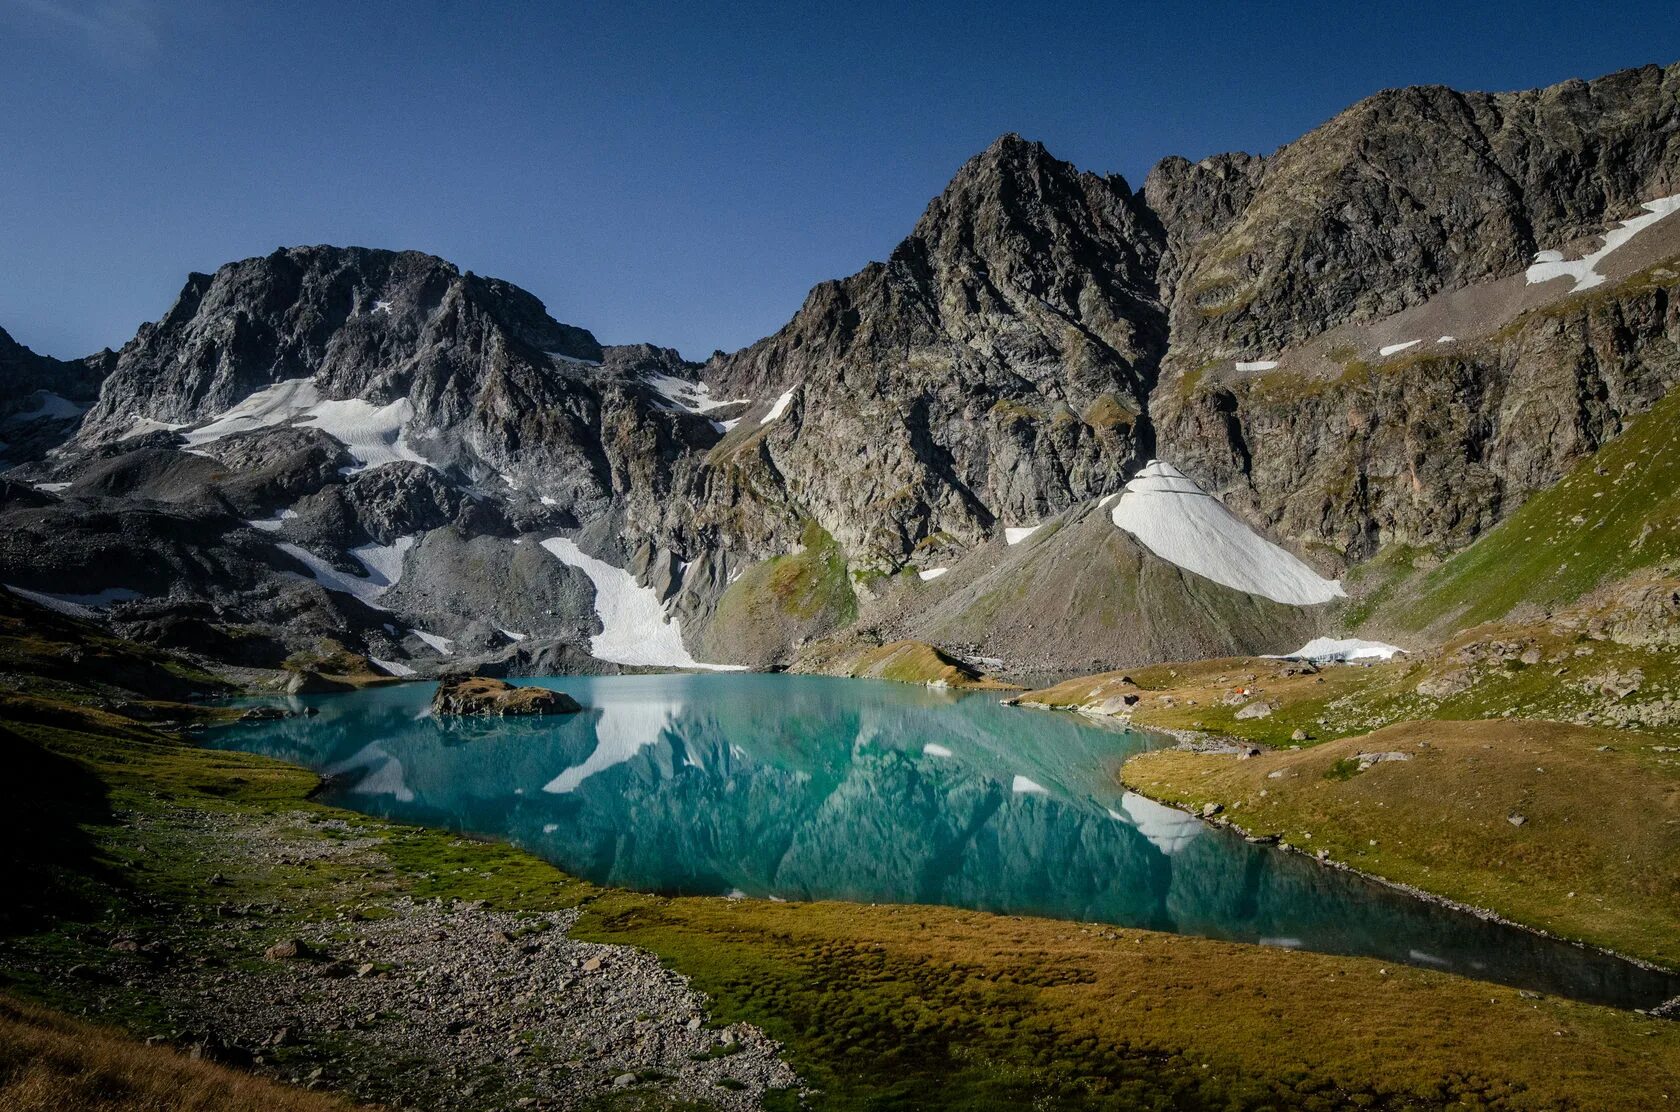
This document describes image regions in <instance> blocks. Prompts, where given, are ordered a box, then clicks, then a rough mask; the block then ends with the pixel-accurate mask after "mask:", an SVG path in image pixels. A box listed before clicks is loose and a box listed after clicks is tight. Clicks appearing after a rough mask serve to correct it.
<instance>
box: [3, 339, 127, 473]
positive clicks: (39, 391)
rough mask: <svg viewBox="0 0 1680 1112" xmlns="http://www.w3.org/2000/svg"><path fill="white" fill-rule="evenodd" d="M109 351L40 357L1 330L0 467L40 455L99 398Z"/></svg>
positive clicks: (62, 437) (70, 427) (52, 445)
mask: <svg viewBox="0 0 1680 1112" xmlns="http://www.w3.org/2000/svg"><path fill="white" fill-rule="evenodd" d="M109 355H110V353H109V352H101V353H100V354H98V355H93V356H89V357H88V358H86V359H82V360H77V361H75V362H67V361H65V360H63V359H54V358H53V357H52V356H50V355H38V354H36V353H35V352H33V351H30V350H29V349H28V348H26V347H24V346H23V345H22V344H20V343H18V342H17V341H16V340H14V339H12V337H11V335H10V334H9V333H7V332H6V330H5V329H3V328H0V466H7V467H9V466H16V465H18V464H22V463H29V462H32V461H34V460H37V459H40V458H41V456H43V455H45V454H46V453H47V452H48V451H49V450H50V449H51V448H53V447H54V446H55V445H57V444H58V443H60V442H61V441H63V440H64V438H65V436H67V435H68V434H69V432H70V431H71V430H72V429H74V428H75V423H76V422H77V421H79V420H81V417H82V414H83V412H84V411H86V409H87V407H88V406H89V405H90V404H91V403H92V402H93V400H94V399H95V398H96V397H98V396H99V383H100V380H101V379H103V378H104V377H105V375H106V373H107V372H108V371H109V370H110V366H109Z"/></svg>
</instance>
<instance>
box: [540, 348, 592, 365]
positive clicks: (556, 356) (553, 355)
mask: <svg viewBox="0 0 1680 1112" xmlns="http://www.w3.org/2000/svg"><path fill="white" fill-rule="evenodd" d="M543 354H544V355H546V356H548V357H549V358H550V359H552V360H554V361H555V362H556V363H570V364H572V365H573V366H574V367H599V366H600V365H601V361H600V360H599V359H579V358H578V357H577V356H575V355H567V354H566V353H565V352H563V351H545V352H543Z"/></svg>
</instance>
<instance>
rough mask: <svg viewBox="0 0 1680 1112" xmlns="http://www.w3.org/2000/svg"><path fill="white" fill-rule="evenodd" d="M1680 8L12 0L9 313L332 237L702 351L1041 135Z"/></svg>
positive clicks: (162, 303)
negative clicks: (986, 154)
mask: <svg viewBox="0 0 1680 1112" xmlns="http://www.w3.org/2000/svg"><path fill="white" fill-rule="evenodd" d="M1674 15H1675V11H1674V3H1673V0H1662V2H1646V0H1618V2H1616V3H1604V4H1593V3H1590V2H1586V3H1583V2H1580V0H1573V2H1568V3H1562V2H1554V0H1523V2H1521V3H1507V2H1504V0H1481V2H1478V3H1466V2H1464V0H1454V2H1452V3H1432V2H1426V3H1406V4H1377V3H1371V4H1347V3H1335V4H1316V3H1301V4H1282V3H1265V2H1260V0H1253V2H1249V3H1224V2H1220V0H1202V2H1199V3H1196V4H1194V5H1182V6H1181V5H1175V4H1123V3H1107V4H1081V3H1071V2H1070V3H1061V4H1055V5H1051V4H1042V5H1040V4H1030V3H967V4H959V3H948V2H937V0H927V2H923V3H918V4H903V3H896V4H875V3H871V2H869V0H852V2H850V3H846V4H834V3H824V4H804V3H799V2H797V0H785V2H781V3H764V4H758V3H737V4H727V5H725V4H711V3H705V2H701V0H694V2H689V3H670V4H641V3H634V2H630V0H621V2H617V3H587V4H572V3H561V2H555V3H544V4H536V3H533V4H513V3H495V2H493V0H479V2H472V3H468V2H460V0H411V2H408V3H394V2H393V3H385V4H373V3H359V2H355V0H341V2H336V3H314V2H311V0H292V2H290V3H285V4H280V3H271V4H263V3H219V2H215V0H0V327H4V328H5V329H6V330H8V331H9V332H11V333H12V335H13V336H14V337H15V338H16V339H18V340H19V341H20V342H22V343H25V344H28V345H29V346H31V347H33V348H35V349H36V350H37V351H42V352H45V353H47V354H51V355H57V356H60V357H66V358H68V357H74V356H79V355H84V354H87V353H89V352H92V351H95V350H97V349H99V348H101V347H104V346H107V345H109V346H112V347H118V346H121V344H123V343H124V342H125V341H127V340H128V339H129V338H130V337H131V336H132V335H133V334H134V331H135V329H136V327H138V325H139V324H141V323H142V322H143V321H147V320H155V319H157V318H158V317H159V316H161V315H162V314H163V313H164V312H165V311H166V310H167V309H168V307H169V305H170V303H171V302H172V301H173V300H174V298H175V295H176V294H177V293H178V292H179V290H180V288H181V285H182V283H183V282H184V280H185V278H186V275H187V274H188V273H189V272H191V271H195V270H197V271H213V270H214V269H215V268H216V267H217V266H219V265H221V264H222V263H225V262H228V261H231V260H234V259H239V258H245V257H248V256H251V255H261V254H267V253H268V252H270V251H272V250H274V249H275V248H276V247H279V246H291V245H296V244H306V243H337V244H357V245H362V246H372V247H391V248H411V249H418V250H422V251H429V252H432V253H434V254H437V255H441V256H443V257H444V258H447V259H449V260H451V261H453V262H455V263H457V264H458V265H460V266H461V267H462V268H463V269H467V270H473V271H477V272H478V273H481V274H487V275H494V276H496V277H499V278H505V279H507V280H509V281H512V282H514V283H516V284H518V285H520V286H523V287H524V288H526V289H528V290H530V291H531V292H532V293H534V294H536V295H537V296H538V297H540V298H541V299H542V300H543V301H544V302H545V303H546V304H547V305H548V308H549V311H550V313H551V314H552V315H553V316H555V317H556V318H557V319H559V320H562V321H565V322H567V323H571V324H578V325H582V326H583V327H586V328H589V329H590V330H592V331H593V332H594V333H595V334H596V336H597V337H598V338H599V339H601V340H602V341H603V342H606V343H628V342H637V341H651V342H653V343H657V344H661V345H666V346H672V347H676V348H678V349H679V350H681V351H682V352H683V353H684V354H685V355H687V356H689V357H690V358H704V357H705V356H706V355H708V354H709V353H710V352H711V351H712V350H713V349H714V348H722V349H725V350H733V349H735V348H738V347H741V346H744V345H745V344H748V343H750V342H752V341H753V340H755V339H757V338H759V337H760V336H763V335H767V334H768V333H770V332H773V331H775V330H776V329H777V328H779V327H780V326H781V325H782V324H783V323H785V322H786V320H787V319H788V318H789V317H790V316H791V315H792V314H793V313H794V312H795V311H796V310H797V309H798V308H799V305H800V304H801V303H802V302H803V300H804V298H805V294H806V292H807V291H808V290H809V289H810V287H811V286H812V285H814V284H815V283H817V282H820V281H822V280H824V279H828V278H835V277H841V276H844V275H846V274H850V273H852V272H854V271H856V270H857V269H859V268H860V267H862V266H863V265H864V264H865V263H867V262H869V261H870V260H872V259H882V258H885V257H886V255H887V254H888V253H889V252H890V251H891V250H892V248H893V246H894V245H895V244H896V243H897V242H898V241H899V240H900V239H902V238H903V237H904V236H905V235H906V234H907V233H908V232H909V231H910V229H911V227H912V226H913V225H914V223H915V221H916V218H917V217H918V216H919V215H920V214H921V212H922V210H923V208H924V207H925V206H926V205H927V202H928V200H929V199H930V198H932V197H933V196H935V195H936V194H937V193H938V192H939V191H940V190H941V189H942V188H943V187H944V185H945V183H946V182H947V181H948V180H949V179H950V177H951V176H952V174H954V173H955V172H956V170H957V168H958V167H959V166H961V165H962V163H963V162H964V161H965V160H966V159H968V158H969V157H971V156H972V155H974V154H975V153H977V152H979V151H980V150H982V149H984V148H985V146H986V145H987V144H988V143H989V142H991V140H992V139H994V138H996V137H997V136H998V135H1000V134H1002V133H1004V132H1007V131H1017V132H1020V133H1021V134H1023V135H1025V136H1027V137H1028V138H1031V139H1038V140H1041V141H1043V142H1044V144H1045V145H1046V146H1047V147H1048V148H1049V149H1050V151H1051V153H1052V154H1055V155H1056V156H1058V157H1060V158H1064V159H1067V160H1068V161H1071V162H1073V163H1075V164H1077V165H1079V166H1080V167H1082V168H1084V169H1088V170H1094V171H1098V172H1102V173H1120V174H1123V175H1124V176H1125V177H1126V178H1127V179H1128V180H1129V181H1130V182H1131V183H1132V184H1133V185H1134V186H1137V185H1141V184H1142V181H1143V177H1144V175H1145V174H1146V173H1147V172H1148V169H1149V167H1150V166H1151V165H1153V164H1154V163H1155V162H1156V161H1157V160H1159V159H1160V158H1162V157H1164V156H1166V155H1169V154H1180V155H1184V156H1186V157H1188V158H1192V159H1195V158H1200V157H1203V156H1206V155H1209V154H1214V153H1217V152H1220V151H1226V150H1248V151H1254V152H1259V153H1265V152H1269V151H1272V150H1275V149H1276V148H1277V147H1278V146H1280V145H1282V144H1283V143H1286V142H1288V141H1289V140H1290V139H1292V138H1295V137H1296V136H1298V135H1300V134H1301V133H1303V132H1305V131H1307V130H1310V129H1311V128H1312V127H1314V126H1316V125H1317V124H1319V123H1322V122H1323V121H1324V120H1326V119H1328V118H1329V117H1331V116H1332V115H1334V114H1335V113H1336V112H1338V111H1340V110H1341V109H1342V108H1344V107H1346V106H1347V105H1349V104H1351V103H1352V102H1354V101H1356V100H1358V99H1359V98H1360V97H1363V96H1365V95H1368V94H1370V93H1373V92H1376V91H1377V90H1379V89H1383V88H1387V87H1392V86H1397V85H1410V84H1431V83H1440V84H1447V85H1452V86H1455V87H1458V88H1466V89H1483V90H1503V89H1520V88H1530V87H1534V86H1539V85H1546V84H1551V83H1553V82H1556V81H1561V80H1565V79H1567V78H1571V77H1593V76H1597V75H1600V74H1603V73H1608V72H1611V71H1613V70H1617V69H1622V68H1625V67H1628V66H1635V65H1643V64H1646V63H1652V62H1654V63H1657V64H1659V65H1665V64H1668V63H1671V62H1674V61H1676V60H1677V59H1680V19H1676V18H1674Z"/></svg>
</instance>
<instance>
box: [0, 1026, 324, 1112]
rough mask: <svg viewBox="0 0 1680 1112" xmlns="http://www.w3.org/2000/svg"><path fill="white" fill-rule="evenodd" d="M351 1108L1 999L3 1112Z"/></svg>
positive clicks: (236, 1111) (226, 1111)
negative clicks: (4, 1110) (5, 1111)
mask: <svg viewBox="0 0 1680 1112" xmlns="http://www.w3.org/2000/svg"><path fill="white" fill-rule="evenodd" d="M351 1107H352V1106H351V1105H349V1104H346V1103H345V1102H343V1101H341V1100H336V1099H333V1098H330V1097H327V1096H323V1095H320V1094H317V1093H312V1092H308V1091H306V1090H303V1089H296V1088H291V1087H289V1086H286V1085H281V1084H278V1083H276V1082H272V1081H265V1080H263V1079H261V1078H259V1077H254V1076H252V1075H251V1074H248V1073H240V1072H239V1071H237V1070H232V1069H228V1068H226V1067H224V1066H218V1065H213V1064H211V1063H209V1062H203V1061H195V1060H193V1059H192V1058H189V1057H187V1056H186V1055H184V1054H181V1053H179V1052H177V1051H174V1050H169V1049H166V1048H164V1047H155V1046H146V1045H145V1044H143V1043H138V1042H135V1041H134V1040H132V1039H128V1038H124V1037H123V1036H121V1035H118V1034H114V1033H112V1032H111V1031H109V1030H106V1029H104V1028H101V1027H95V1026H93V1025H91V1024H87V1023H82V1022H80V1021H78V1020H74V1019H71V1018H69V1017H68V1016H65V1015H62V1014H60V1013H58V1012H53V1011H49V1010H48V1009H46V1008H40V1007H35V1006H33V1005H30V1004H23V1003H19V1002H17V1001H15V1000H11V999H8V998H6V997H0V1108H4V1109H6V1110H7V1112H70V1110H72V1109H73V1110H76V1112H344V1110H345V1109H348V1108H351Z"/></svg>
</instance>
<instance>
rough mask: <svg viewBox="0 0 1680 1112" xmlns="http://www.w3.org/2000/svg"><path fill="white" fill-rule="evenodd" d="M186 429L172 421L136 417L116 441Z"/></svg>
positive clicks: (184, 426)
mask: <svg viewBox="0 0 1680 1112" xmlns="http://www.w3.org/2000/svg"><path fill="white" fill-rule="evenodd" d="M186 427H187V426H186V425H183V424H179V423H176V422H173V421H159V420H158V419H157V418H155V417H136V418H134V419H133V420H132V421H130V422H129V423H128V431H127V432H125V433H123V434H122V435H121V436H119V437H117V439H118V440H131V439H133V438H134V437H136V436H145V435H146V434H147V433H149V432H175V431H176V430H177V429H184V428H186Z"/></svg>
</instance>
